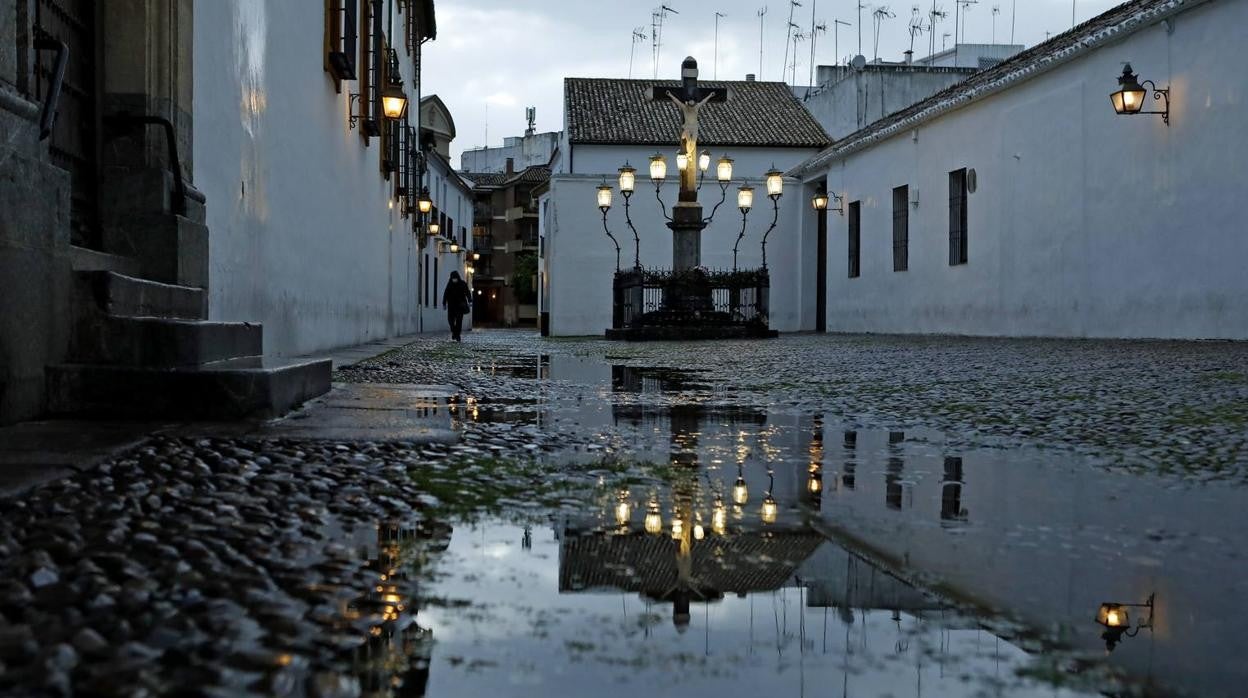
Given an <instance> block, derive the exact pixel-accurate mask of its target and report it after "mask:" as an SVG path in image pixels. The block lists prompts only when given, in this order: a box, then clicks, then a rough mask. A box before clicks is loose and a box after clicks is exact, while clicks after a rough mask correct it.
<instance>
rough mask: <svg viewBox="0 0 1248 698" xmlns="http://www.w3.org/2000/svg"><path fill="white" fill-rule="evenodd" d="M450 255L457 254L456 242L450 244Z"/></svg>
mask: <svg viewBox="0 0 1248 698" xmlns="http://www.w3.org/2000/svg"><path fill="white" fill-rule="evenodd" d="M451 254H459V243H457V242H452V243H451Z"/></svg>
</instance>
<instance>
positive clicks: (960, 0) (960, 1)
mask: <svg viewBox="0 0 1248 698" xmlns="http://www.w3.org/2000/svg"><path fill="white" fill-rule="evenodd" d="M978 4H979V0H954V3H953V48H954V50H955V51H956V50H957V48H958V42H960V41H964V40H965V39H966V36H965V35H966V23H965V22H962V23H961V24H962V33H961V34H958V24H959V22H958V8H959V7H961V8H962V15H966V13H967V12H970V10H971V5H978ZM953 62H954V64H955V65H956V64H957V62H958V60H957V56H954V60H953Z"/></svg>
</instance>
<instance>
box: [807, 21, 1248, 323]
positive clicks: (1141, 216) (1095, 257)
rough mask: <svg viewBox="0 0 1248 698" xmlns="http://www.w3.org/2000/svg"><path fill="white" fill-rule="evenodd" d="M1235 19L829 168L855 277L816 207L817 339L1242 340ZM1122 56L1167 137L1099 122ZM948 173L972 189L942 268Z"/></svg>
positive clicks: (1178, 25)
mask: <svg viewBox="0 0 1248 698" xmlns="http://www.w3.org/2000/svg"><path fill="white" fill-rule="evenodd" d="M1246 24H1248V3H1245V2H1230V3H1227V2H1219V3H1209V4H1207V5H1202V6H1199V7H1197V8H1196V9H1194V10H1191V11H1188V12H1185V13H1182V14H1180V15H1177V16H1176V17H1175V18H1174V19H1173V27H1174V31H1173V34H1169V35H1168V34H1167V32H1166V29H1165V28H1164V27H1163V26H1161V25H1158V26H1154V27H1150V28H1147V29H1144V30H1142V31H1140V32H1138V33H1136V34H1134V35H1132V36H1130V37H1128V38H1126V39H1125V40H1123V41H1121V42H1119V43H1116V44H1112V45H1109V46H1106V47H1102V48H1100V49H1097V50H1095V51H1093V52H1091V53H1089V54H1087V55H1085V56H1083V57H1081V58H1079V59H1076V60H1075V61H1073V62H1071V63H1068V64H1066V65H1064V66H1062V67H1060V68H1057V69H1055V70H1053V71H1051V72H1048V73H1046V74H1043V75H1041V76H1039V77H1037V78H1034V79H1032V80H1030V81H1028V82H1025V83H1022V84H1019V85H1017V86H1015V87H1013V88H1011V89H1008V90H1006V91H1004V92H1001V93H998V94H997V95H994V96H991V97H988V98H986V99H983V100H981V101H979V102H975V103H973V104H971V105H969V106H967V107H964V108H962V109H959V110H957V111H954V112H951V113H948V114H946V115H944V116H942V117H940V118H938V119H936V120H934V121H931V122H928V123H926V124H923V125H922V126H920V127H919V128H918V129H917V130H916V131H914V132H906V133H903V134H901V135H898V136H895V137H893V138H891V139H889V140H887V141H884V142H882V143H880V144H877V145H875V146H873V147H871V148H869V149H867V150H865V151H860V152H858V153H855V154H851V155H849V156H847V157H845V158H844V159H843V161H841V162H839V163H837V164H834V165H833V167H832V169H831V171H830V172H829V173H828V183H829V188H830V189H831V190H833V191H840V192H843V193H844V194H845V195H846V201H847V202H849V201H853V200H861V201H862V276H861V278H857V279H850V278H847V275H846V218H843V217H839V216H836V215H831V216H830V217H829V236H828V237H829V244H828V259H829V262H828V266H829V283H828V313H827V321H828V329H829V330H830V331H845V332H862V331H865V332H914V333H959V334H975V335H1050V336H1077V337H1085V336H1086V337H1159V338H1239V339H1245V338H1248V310H1246V306H1245V304H1244V299H1245V298H1246V297H1248V273H1246V272H1245V269H1246V268H1248V267H1246V264H1245V260H1248V234H1246V233H1248V230H1246V226H1245V224H1244V222H1243V215H1242V212H1241V206H1242V199H1243V178H1242V172H1243V163H1244V162H1245V161H1246V160H1248V121H1246V120H1245V119H1244V107H1245V102H1246V101H1248V77H1246V75H1245V73H1244V72H1243V71H1242V70H1240V69H1239V67H1238V66H1239V65H1240V64H1241V63H1242V61H1241V56H1240V53H1241V49H1242V38H1243V36H1242V33H1243V30H1242V27H1243V26H1245V25H1246ZM1125 61H1130V62H1131V64H1132V65H1133V67H1134V68H1135V70H1136V72H1137V73H1139V74H1140V77H1141V79H1152V80H1155V81H1156V82H1157V83H1158V84H1159V85H1161V86H1163V87H1164V86H1165V85H1169V86H1170V87H1171V89H1172V92H1171V99H1172V102H1173V104H1172V115H1171V124H1170V126H1169V127H1167V126H1166V125H1165V124H1164V123H1162V120H1161V118H1160V117H1156V116H1132V117H1125V116H1117V115H1115V114H1114V112H1113V110H1112V108H1111V107H1110V104H1109V99H1108V95H1109V92H1110V91H1112V90H1113V89H1115V87H1116V78H1117V76H1118V75H1119V74H1120V73H1121V70H1122V63H1123V62H1125ZM1148 103H1149V104H1148V107H1147V108H1153V107H1154V105H1155V103H1154V102H1153V101H1152V99H1151V98H1149V100H1148ZM960 167H969V168H974V169H975V170H976V172H977V179H978V189H977V191H976V192H975V193H973V194H971V195H970V197H969V242H968V250H969V263H968V264H966V265H961V266H950V265H949V264H948V215H949V214H948V172H949V171H951V170H954V169H957V168H960ZM902 184H909V185H910V186H911V187H917V188H918V190H919V195H920V203H919V206H918V207H917V208H911V211H910V255H909V256H910V269H909V271H906V272H893V271H892V211H891V206H892V201H891V191H892V188H893V187H895V186H898V185H902ZM790 205H793V202H790ZM803 221H804V226H803V229H804V232H803V236H804V237H806V236H810V235H812V234H813V232H812V231H813V224H814V219H813V217H810V216H804V217H803ZM809 302H810V303H813V302H814V299H813V297H811V298H810V299H809Z"/></svg>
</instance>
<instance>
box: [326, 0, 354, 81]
mask: <svg viewBox="0 0 1248 698" xmlns="http://www.w3.org/2000/svg"><path fill="white" fill-rule="evenodd" d="M358 21H359V15H358V11H357V0H325V44H326V46H325V67H326V69H327V70H328V71H329V72H330V73H331V74H332V75H333V76H334V79H335V81H337V82H342V81H343V80H354V79H355V48H356V36H357V34H356V31H357V30H356V22H358Z"/></svg>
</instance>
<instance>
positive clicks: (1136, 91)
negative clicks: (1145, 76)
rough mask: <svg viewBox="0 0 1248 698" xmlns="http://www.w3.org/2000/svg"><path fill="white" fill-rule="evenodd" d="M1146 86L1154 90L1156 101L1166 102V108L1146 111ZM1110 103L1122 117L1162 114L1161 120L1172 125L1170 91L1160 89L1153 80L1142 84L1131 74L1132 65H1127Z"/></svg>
mask: <svg viewBox="0 0 1248 698" xmlns="http://www.w3.org/2000/svg"><path fill="white" fill-rule="evenodd" d="M1145 85H1147V86H1148V87H1151V88H1152V90H1153V100H1154V101H1158V102H1161V101H1164V102H1165V106H1164V107H1163V108H1162V110H1161V111H1144V110H1143V109H1144V97H1145V96H1146V95H1147V94H1148V89H1147V88H1145ZM1109 101H1110V103H1112V104H1113V105H1114V111H1115V112H1117V113H1118V114H1120V115H1127V116H1131V115H1135V114H1160V115H1161V120H1162V121H1163V122H1164V123H1165V124H1166V125H1167V126H1169V125H1170V90H1169V88H1167V89H1160V88H1158V87H1157V84H1156V83H1154V82H1153V81H1152V80H1145V81H1144V82H1140V79H1139V76H1138V75H1136V74H1135V73H1133V72H1131V64H1130V63H1128V64H1126V65H1125V66H1124V67H1123V69H1122V75H1121V76H1119V78H1118V89H1117V90H1115V91H1113V92H1111V93H1109Z"/></svg>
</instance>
